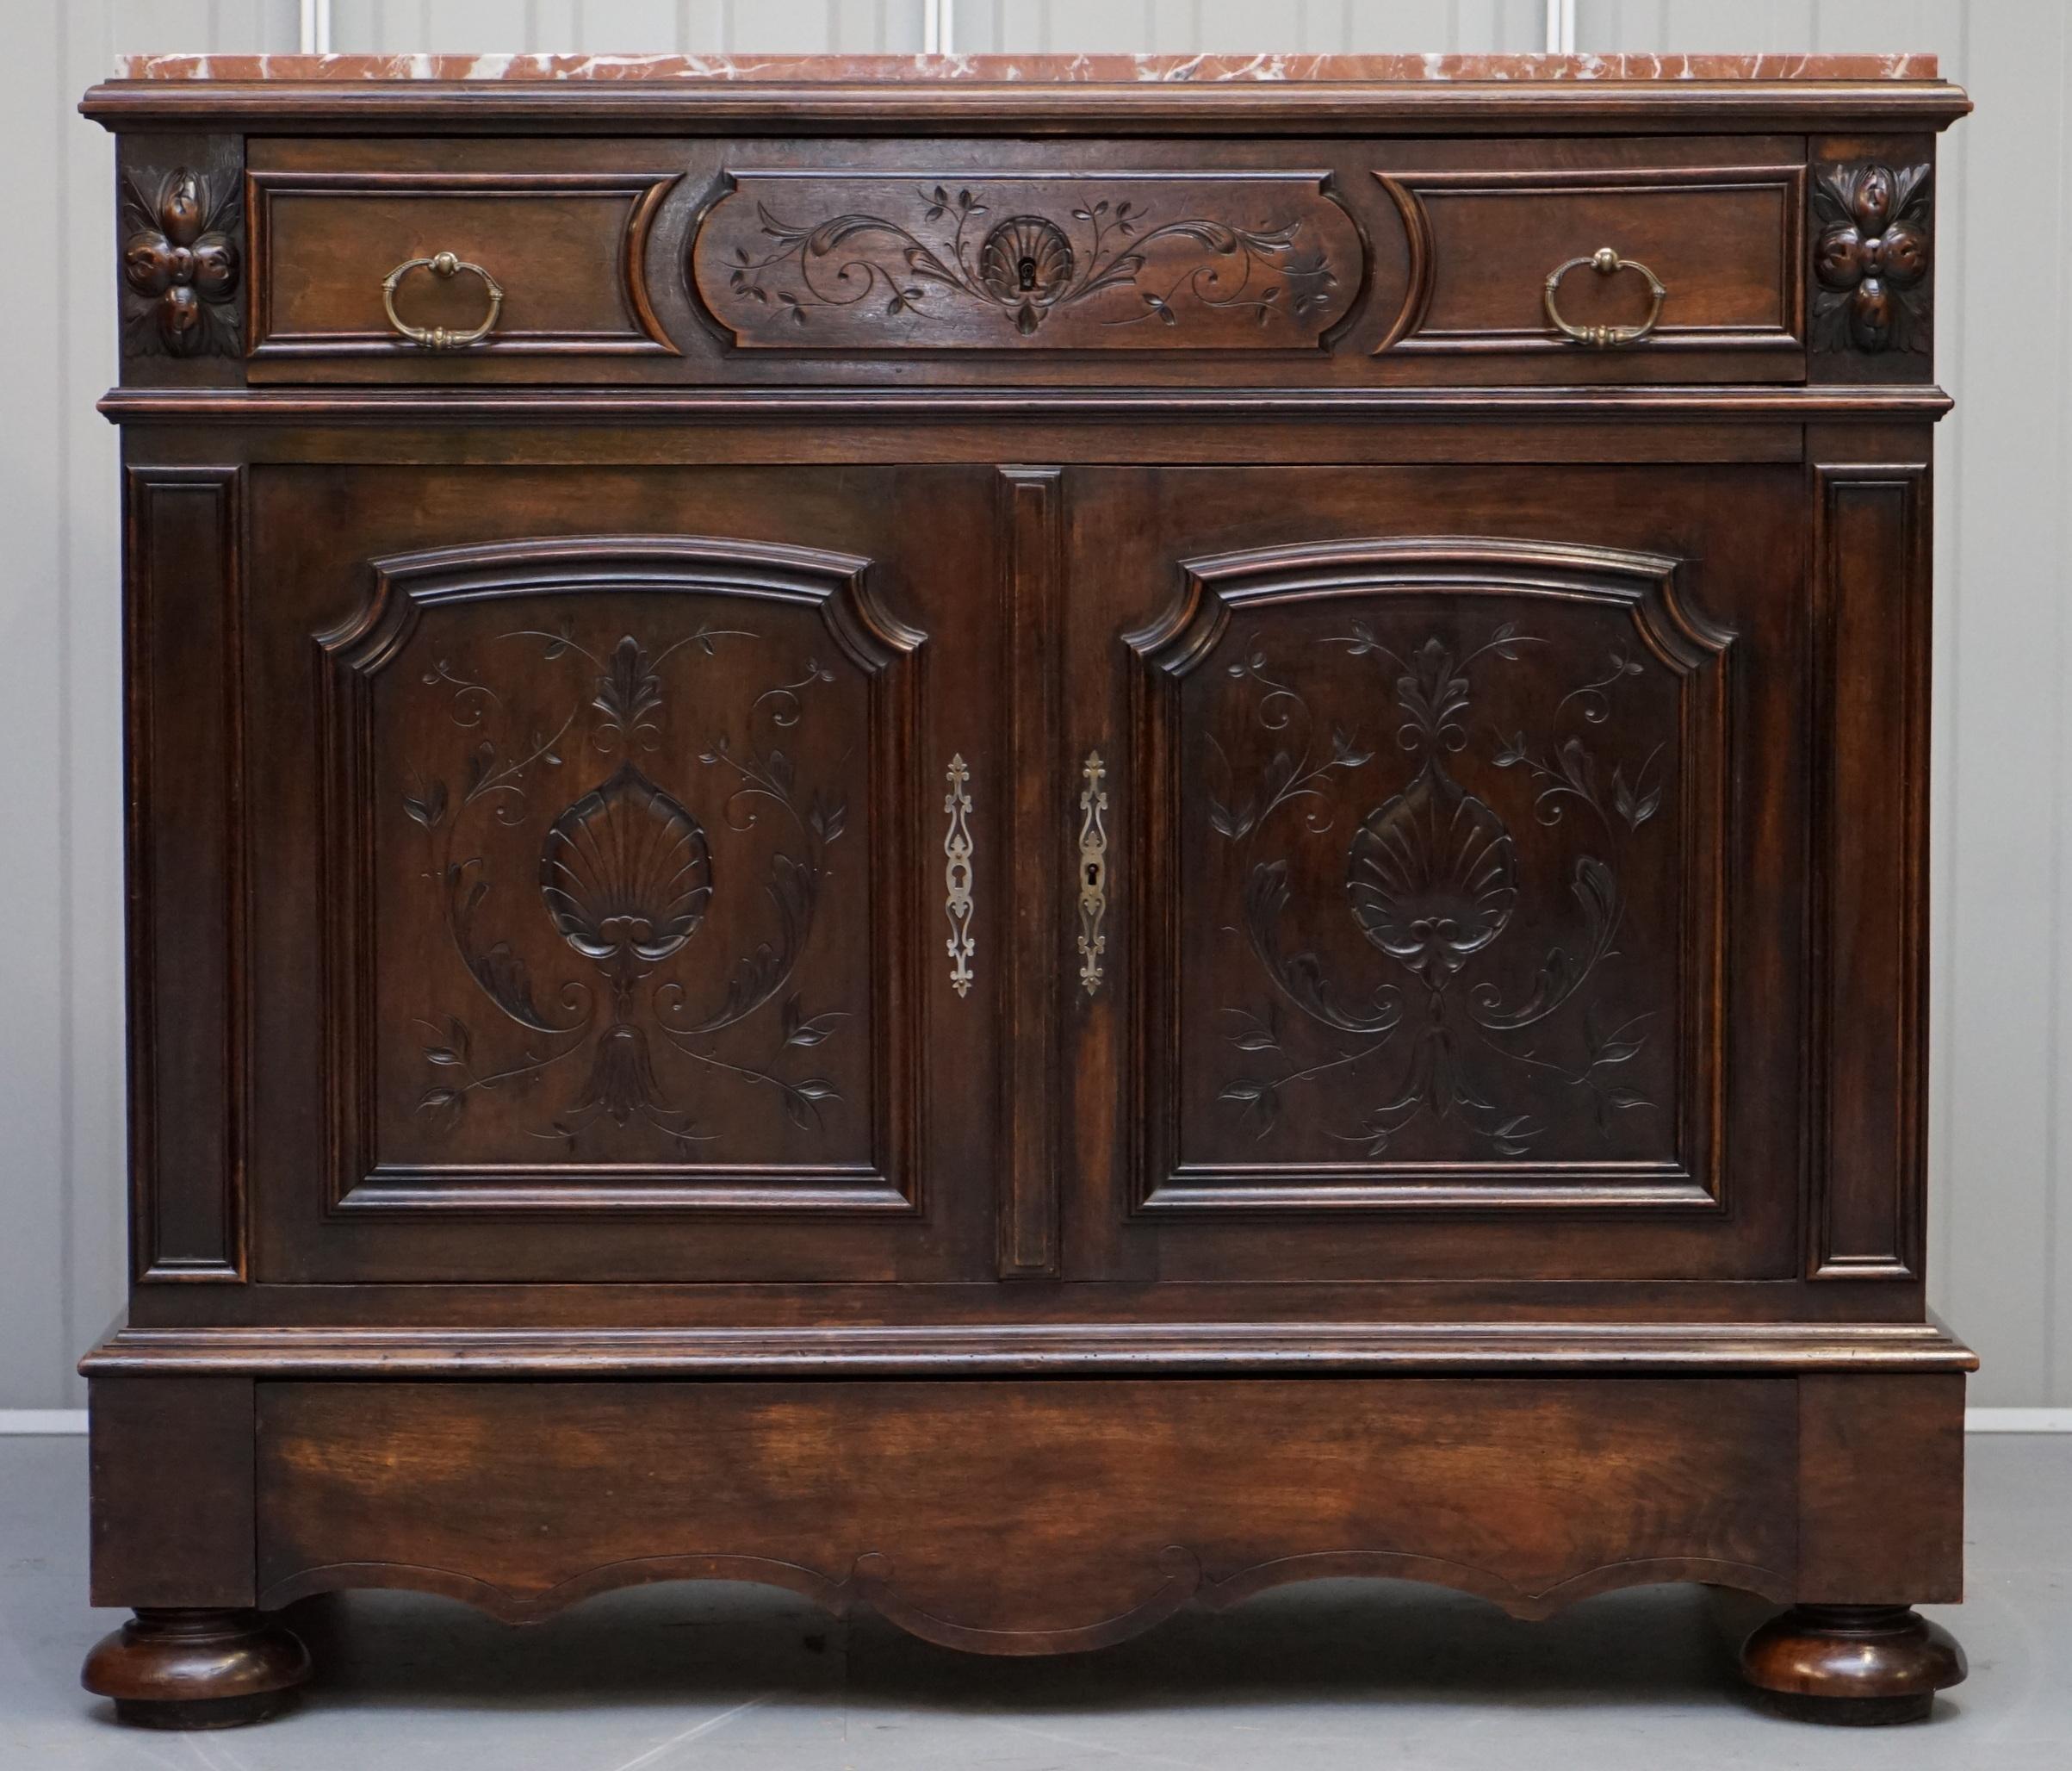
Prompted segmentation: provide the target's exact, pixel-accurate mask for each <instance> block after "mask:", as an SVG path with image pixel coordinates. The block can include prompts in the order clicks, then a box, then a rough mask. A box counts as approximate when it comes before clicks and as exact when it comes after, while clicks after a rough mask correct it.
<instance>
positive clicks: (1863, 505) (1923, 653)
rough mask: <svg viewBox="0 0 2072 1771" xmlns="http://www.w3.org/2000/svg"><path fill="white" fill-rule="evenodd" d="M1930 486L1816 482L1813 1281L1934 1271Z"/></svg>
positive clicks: (1825, 477) (1840, 477)
mask: <svg viewBox="0 0 2072 1771" xmlns="http://www.w3.org/2000/svg"><path fill="white" fill-rule="evenodd" d="M1927 473H1928V470H1927V469H1926V466H1925V465H1921V464H1919V463H1893V464H1882V463H1881V464H1873V465H1864V466H1839V465H1825V464H1824V465H1819V466H1816V467H1815V469H1814V470H1813V484H1814V572H1813V583H1814V623H1813V635H1814V638H1813V643H1814V648H1815V660H1814V685H1815V700H1814V719H1813V727H1812V733H1811V736H1812V745H1813V757H1812V765H1813V771H1814V780H1815V799H1814V818H1815V831H1814V836H1815V841H1814V844H1813V853H1814V854H1815V857H1816V858H1817V860H1816V864H1815V877H1814V881H1813V894H1814V900H1813V937H1814V939H1813V960H1814V962H1813V991H1814V1002H1813V1015H1812V1024H1813V1028H1814V1038H1813V1043H1812V1052H1811V1062H1812V1064H1813V1067H1814V1075H1813V1086H1812V1089H1811V1091H1810V1093H1809V1098H1810V1099H1811V1101H1812V1102H1813V1103H1814V1135H1813V1141H1812V1150H1811V1153H1810V1154H1811V1161H1812V1192H1811V1197H1810V1200H1809V1202H1808V1203H1809V1208H1810V1209H1809V1211H1808V1227H1809V1231H1810V1237H1809V1240H1810V1246H1809V1248H1808V1274H1809V1276H1810V1277H1813V1278H1815V1279H1847V1278H1872V1279H1906V1278H1913V1277H1918V1276H1919V1274H1920V1267H1921V1196H1922V1183H1923V1174H1924V1167H1925V1161H1926V1144H1925V1139H1924V1130H1925V1127H1924V1120H1925V1117H1926V1043H1925V1041H1924V1039H1923V1028H1924V1024H1925V1021H1926V1012H1925V1011H1926V974H1927V966H1926V947H1927V917H1926V911H1927V893H1926V872H1927V814H1928V748H1927V739H1928V625H1929V618H1930V610H1929V601H1928V597H1929V589H1928V506H1927V500H1926V493H1927Z"/></svg>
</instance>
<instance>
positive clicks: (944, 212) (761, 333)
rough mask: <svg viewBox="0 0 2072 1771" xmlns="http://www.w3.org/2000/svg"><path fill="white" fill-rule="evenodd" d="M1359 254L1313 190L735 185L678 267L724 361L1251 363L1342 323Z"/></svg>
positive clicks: (1028, 182) (1203, 185)
mask: <svg viewBox="0 0 2072 1771" xmlns="http://www.w3.org/2000/svg"><path fill="white" fill-rule="evenodd" d="M1359 252H1360V245H1359V240H1358V238H1357V235H1356V233H1355V232H1354V231H1353V229H1352V227H1351V225H1350V222H1349V218H1348V217H1347V215H1346V214H1345V211H1344V210H1343V208H1341V207H1339V205H1338V204H1337V202H1334V201H1333V200H1332V199H1331V197H1330V196H1328V194H1327V193H1326V190H1325V188H1324V183H1323V181H1321V180H1320V179H1319V178H1318V177H1316V176H1314V175H1295V174H1289V173H1282V172H1273V171H1262V172H1259V173H1257V174H1256V175H1234V176H1231V177H1225V178H1222V179H1217V180H1211V179H1208V178H1207V177H1204V178H1201V179H1199V180H1179V181H1175V180H1171V179H1168V178H1164V177H1161V178H1160V179H1159V180H1158V182H1157V183H1155V184H1154V183H1151V182H1150V180H1149V179H1148V178H1147V179H1146V180H1145V181H1144V182H1141V183H1131V182H1130V175H1127V174H1122V175H1117V177H1114V179H1112V180H1111V181H1109V182H1108V183H1106V184H1104V185H1103V186H1102V187H1101V188H1099V189H1087V188H1084V187H1083V184H1082V182H1081V180H1079V179H1078V178H1077V177H1073V176H1069V175H1064V176H1061V175H1041V174H1038V175H1022V176H1015V175H1008V174H1002V175H999V176H997V177H988V178H985V179H984V180H983V182H982V181H980V180H977V179H973V180H972V181H971V182H970V183H964V184H956V183H950V182H949V181H947V180H945V181H943V182H940V183H935V182H932V181H931V182H928V183H921V184H918V185H916V184H912V183H909V181H908V179H906V178H904V177H887V178H883V179H879V178H868V177H818V176H815V177H811V178H803V177H801V176H800V175H797V174H790V173H778V172H770V171H747V170H744V171H741V172H740V173H738V174H736V175H735V176H734V189H733V190H731V191H730V192H729V194H728V195H727V196H724V197H723V198H722V199H721V200H720V201H719V202H717V204H715V205H714V207H713V209H712V211H711V213H710V215H709V216H708V217H707V219H706V221H704V224H703V225H702V226H701V227H700V228H699V231H698V237H697V239H696V240H695V241H694V242H693V244H692V276H693V279H694V282H695V283H696V285H697V287H698V292H699V294H700V295H701V296H702V297H703V299H704V301H705V304H706V306H707V307H708V308H710V310H711V312H712V314H713V315H714V317H715V318H716V319H717V320H719V322H720V323H721V324H722V325H723V326H729V327H730V328H731V329H732V330H733V331H734V332H735V341H736V343H737V344H740V345H752V346H759V347H764V348H773V349H779V350H815V349H828V348H830V347H832V346H835V345H856V346H859V347H861V348H865V349H883V348H885V347H887V346H897V347H907V348H915V347H919V348H938V349H940V348H950V347H962V348H967V349H997V348H1000V347H1002V346H1003V345H1019V344H1022V343H1028V344H1035V343H1037V342H1039V339H1040V341H1041V342H1043V343H1045V344H1050V345H1058V346H1060V347H1065V348H1075V349H1129V350H1142V349H1147V348H1163V347H1167V346H1172V347H1177V348H1186V349H1205V348H1216V349H1244V350H1256V349H1260V348H1272V347H1275V346H1279V347H1281V348H1287V347H1288V346H1289V345H1304V346H1306V345H1312V344H1313V343H1314V342H1315V341H1316V340H1317V339H1318V338H1320V337H1321V336H1322V335H1323V334H1324V332H1326V331H1328V329H1329V328H1330V327H1331V326H1332V325H1333V324H1334V323H1336V322H1337V320H1340V319H1341V318H1343V314H1344V312H1345V309H1346V308H1347V306H1348V305H1349V301H1350V299H1351V296H1352V295H1353V293H1354V292H1355V290H1356V289H1357V287H1358V284H1359V281H1360V265H1359Z"/></svg>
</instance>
